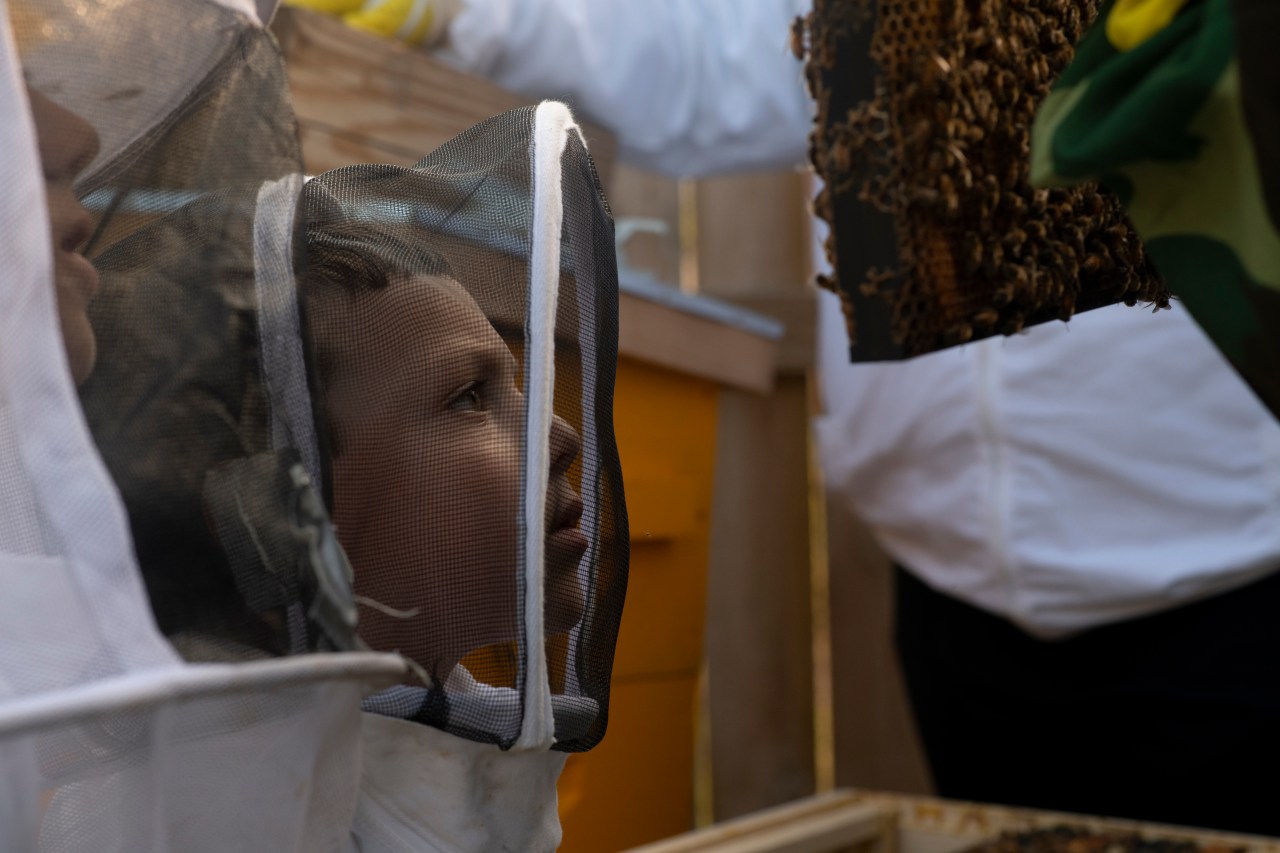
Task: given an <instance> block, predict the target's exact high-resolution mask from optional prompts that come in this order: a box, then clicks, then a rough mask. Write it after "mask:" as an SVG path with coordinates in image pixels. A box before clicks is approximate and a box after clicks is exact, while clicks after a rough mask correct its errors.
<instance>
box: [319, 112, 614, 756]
mask: <svg viewBox="0 0 1280 853" xmlns="http://www.w3.org/2000/svg"><path fill="white" fill-rule="evenodd" d="M545 106H546V105H544V107H545ZM555 106H558V105H555ZM560 109H563V108H560ZM539 110H540V108H534V107H530V108H526V109H520V110H515V111H512V112H509V113H505V114H503V115H500V116H497V117H494V118H493V119H490V120H488V121H486V122H483V123H481V124H479V125H477V126H475V127H473V128H471V129H470V130H468V131H466V132H465V133H463V134H461V135H459V136H458V137H456V138H455V139H453V140H451V141H450V142H448V143H446V144H445V145H444V146H442V147H441V148H439V149H438V150H436V151H435V152H434V153H432V154H431V155H429V156H427V157H426V158H424V159H423V160H422V161H421V162H419V163H418V164H417V165H416V166H414V167H413V168H399V167H392V166H352V167H348V168H343V169H337V170H334V171H332V172H327V173H325V174H323V175H320V176H318V177H316V178H313V179H311V180H310V181H309V182H308V183H307V185H306V188H305V189H304V192H303V197H304V202H305V210H306V215H307V220H308V224H307V250H308V268H307V272H306V274H305V276H304V284H303V293H304V306H305V311H304V314H305V324H304V325H305V328H306V330H307V339H308V345H309V348H310V360H311V363H312V365H313V367H314V374H313V379H314V385H315V387H316V388H317V391H318V393H317V396H316V406H315V409H316V413H317V421H318V424H319V428H318V434H319V435H320V436H321V437H322V446H323V451H322V453H321V458H322V460H323V463H322V464H323V466H324V468H325V475H324V478H325V481H326V483H327V486H328V496H329V500H330V506H331V510H332V517H333V520H334V524H335V526H336V529H337V532H338V538H339V540H340V541H341V543H342V545H343V547H344V548H345V549H346V551H347V553H348V555H349V557H350V560H351V564H352V567H353V569H354V577H355V582H354V586H355V591H356V594H357V596H358V601H359V602H360V604H361V608H360V636H361V638H362V639H363V640H364V641H365V642H367V643H368V644H369V645H370V646H371V647H372V648H374V649H376V650H384V651H390V650H396V651H399V652H400V653H402V654H403V655H405V656H406V657H407V658H409V659H410V660H412V661H413V662H414V663H415V664H416V665H417V676H416V677H414V678H412V679H411V680H410V682H409V683H406V684H403V685H401V686H399V687H396V688H393V689H391V690H388V691H386V692H384V693H382V694H379V695H376V696H374V697H372V698H371V699H370V700H366V709H368V710H372V711H376V712H378V713H382V714H387V715H391V716H396V717H401V718H404V719H412V720H415V721H418V722H421V723H423V724H426V725H431V726H435V727H437V728H441V729H443V730H445V731H448V732H450V733H452V734H456V735H459V736H462V737H465V738H468V739H471V740H476V741H481V742H485V743H494V744H497V745H499V746H500V747H502V748H504V749H506V748H510V747H512V746H513V745H517V742H518V741H520V739H521V733H522V730H524V731H525V737H526V741H524V742H527V739H528V731H527V728H528V726H527V724H526V715H527V711H528V709H529V708H531V707H535V706H536V703H537V702H540V701H544V700H549V702H548V704H549V706H550V708H551V710H552V712H553V715H554V728H555V737H554V748H556V749H560V750H565V751H579V750H584V749H588V748H590V747H591V746H593V745H595V744H596V743H597V742H598V741H599V740H600V738H601V737H602V736H603V733H604V728H605V724H606V720H607V710H608V691H609V680H610V672H611V668H612V661H613V650H614V645H615V641H616V637H617V628H618V623H619V619H620V616H621V608H622V599H623V594H624V591H625V586H626V573H627V553H628V552H627V541H628V539H627V529H626V511H625V505H624V502H623V495H622V481H621V473H620V468H619V462H618V455H617V449H616V445H615V442H614V433H613V421H612V398H613V386H614V371H615V364H616V360H617V269H616V261H615V255H614V244H613V222H612V218H611V214H610V212H609V209H608V206H607V203H606V202H605V200H604V198H603V195H602V193H601V190H600V186H599V182H598V180H597V178H596V175H595V169H594V166H593V164H592V162H591V159H590V156H589V155H588V153H587V151H586V148H585V146H584V145H583V143H582V140H581V137H580V135H579V134H578V133H577V132H576V130H573V131H571V132H569V133H568V134H567V137H566V136H564V135H561V136H559V137H555V136H553V135H547V134H543V133H540V132H539V131H540V127H541V126H540V124H539V118H538V116H539V115H540V111H539ZM541 114H542V115H544V116H545V115H546V112H545V111H543V112H542V113H541ZM564 114H565V115H567V111H565V113H564ZM544 137H545V138H544ZM548 139H549V140H550V141H549V142H548V141H547V140H548ZM544 143H545V144H550V145H562V146H563V149H562V150H561V151H560V153H559V155H558V160H559V172H560V174H559V176H558V179H557V180H555V181H552V182H551V183H549V184H548V183H545V182H542V183H540V181H541V180H542V178H543V177H544V176H545V173H539V172H538V170H537V168H536V167H535V163H536V162H537V160H538V148H537V146H538V145H539V144H544ZM539 229H542V230H543V232H544V233H543V237H541V238H540V237H539V236H538V231H539ZM540 239H542V240H546V241H549V242H545V243H540V242H539V241H540ZM540 245H549V246H550V247H551V248H550V250H549V255H548V257H549V258H550V265H549V266H548V265H547V264H545V263H541V262H540V261H539V257H540V256H539V254H538V251H539V246H540ZM548 275H549V279H548V278H547V277H546V276H548ZM540 276H541V277H540ZM547 281H549V284H548V285H547V287H548V289H555V290H556V292H555V294H553V295H554V296H555V297H556V299H557V306H556V312H555V324H554V325H555V328H554V338H552V337H551V332H550V330H549V329H548V328H546V326H545V324H543V323H542V321H541V319H540V318H539V315H538V311H537V306H538V305H539V304H540V297H545V296H547V295H548V294H546V293H541V294H540V293H538V292H536V289H537V288H538V287H539V286H541V285H540V282H547ZM539 336H543V342H544V343H548V344H551V345H553V347H554V380H553V382H552V377H551V376H550V375H548V373H547V372H545V371H543V369H542V367H541V366H540V364H539V363H535V362H536V356H534V355H532V354H534V353H535V346H536V344H537V341H538V340H539ZM549 383H550V384H549ZM541 387H547V388H548V389H549V390H551V391H552V392H553V396H552V401H553V408H554V414H555V417H554V419H553V420H552V421H551V423H550V428H549V430H545V431H539V430H538V429H537V428H536V427H535V426H533V425H535V424H537V423H538V417H537V414H536V410H537V406H536V404H535V405H531V403H530V401H531V400H533V399H534V390H535V389H536V388H541ZM548 433H549V434H548ZM543 452H545V459H546V467H545V469H542V470H544V473H545V474H546V475H547V476H548V482H547V485H546V487H545V510H544V512H543V513H542V515H541V517H540V518H539V519H538V520H537V522H536V523H537V524H538V525H541V527H542V533H543V534H544V535H545V539H544V549H543V554H542V555H541V556H539V555H537V554H536V551H537V548H536V545H531V544H530V543H531V538H530V535H529V534H530V530H529V526H528V525H527V524H526V522H525V519H526V518H527V517H530V516H529V514H530V512H531V511H530V507H537V506H538V504H539V503H540V502H541V501H542V499H543V495H544V492H543V488H542V486H541V484H540V483H539V482H537V480H538V477H536V476H535V477H534V478H532V479H531V478H530V476H529V471H530V469H531V468H537V465H536V464H533V465H531V463H530V462H529V460H530V458H531V454H533V458H534V459H535V460H536V459H538V458H540V457H539V456H538V454H540V453H543ZM535 473H536V472H535ZM535 538H536V537H535ZM531 567H532V570H531ZM530 583H533V584H535V585H536V586H537V587H538V588H537V589H531V588H530ZM535 593H538V594H540V595H542V596H543V597H545V603H544V605H543V607H542V609H541V613H535V612H533V611H532V610H531V605H530V601H531V600H532V601H536V600H537V599H538V597H539V595H538V594H535ZM531 637H532V638H534V640H533V648H532V649H531V647H530V638H531ZM538 645H542V646H544V650H543V651H542V652H541V654H542V657H541V658H540V659H538V660H534V659H532V657H533V655H537V654H538V650H537V648H536V647H537V646H538ZM543 661H545V667H543V666H541V664H542V662H543Z"/></svg>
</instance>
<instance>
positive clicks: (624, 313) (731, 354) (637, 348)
mask: <svg viewBox="0 0 1280 853" xmlns="http://www.w3.org/2000/svg"><path fill="white" fill-rule="evenodd" d="M618 326H619V329H618V352H619V354H620V355H622V356H625V357H628V358H634V359H636V360H638V361H643V362H647V363H649V364H656V365H658V366H660V367H665V368H668V369H670V370H676V371H680V372H683V373H688V374H690V375H692V376H698V377H701V378H703V379H710V380H712V381H713V382H718V383H721V384H723V385H726V386H728V387H730V388H738V389H741V390H746V391H754V392H757V393H767V392H768V391H769V390H770V389H771V388H772V387H773V377H774V363H775V361H774V360H775V358H776V354H777V349H778V346H777V343H776V342H774V341H771V340H767V339H765V338H762V337H760V336H759V335H755V334H753V333H751V332H747V331H743V330H742V329H738V328H734V327H732V326H726V325H723V324H720V323H716V322H714V321H712V320H708V319H705V318H703V317H695V316H692V315H690V314H686V313H684V312H682V311H677V310H675V309H673V308H669V307H667V306H665V305H659V304H657V303H655V302H650V301H648V300H646V299H642V298H640V297H637V296H632V295H631V294H627V293H623V294H621V298H620V300H619V305H618Z"/></svg>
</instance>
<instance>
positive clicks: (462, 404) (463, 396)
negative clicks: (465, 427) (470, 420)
mask: <svg viewBox="0 0 1280 853" xmlns="http://www.w3.org/2000/svg"><path fill="white" fill-rule="evenodd" d="M483 403H484V383H483V382H480V381H476V382H468V383H467V384H466V385H464V386H463V387H462V388H460V389H459V390H458V391H457V392H456V393H455V394H454V395H453V399H451V400H450V401H449V408H451V409H458V410H460V411H467V410H470V409H480V408H483Z"/></svg>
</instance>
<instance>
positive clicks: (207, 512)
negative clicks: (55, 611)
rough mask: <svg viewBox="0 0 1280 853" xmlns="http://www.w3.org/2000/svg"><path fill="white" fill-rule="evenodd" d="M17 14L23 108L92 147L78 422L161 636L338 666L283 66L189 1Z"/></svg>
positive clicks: (346, 635) (85, 189) (341, 637)
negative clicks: (317, 654)
mask: <svg viewBox="0 0 1280 853" xmlns="http://www.w3.org/2000/svg"><path fill="white" fill-rule="evenodd" d="M12 5H13V6H14V12H13V20H14V22H15V30H16V32H17V35H18V41H19V45H20V46H21V48H22V56H23V66H24V71H25V72H26V76H27V80H28V85H29V86H30V88H31V90H33V91H34V92H36V93H39V94H42V95H43V96H45V97H47V98H48V99H49V100H50V101H52V102H54V103H56V105H57V107H58V108H59V109H60V110H61V111H63V112H64V113H65V114H66V115H69V116H71V117H73V119H74V120H75V121H77V122H79V123H80V124H81V125H86V124H87V126H90V127H92V129H93V132H94V135H95V136H96V145H97V147H98V151H97V153H96V155H94V156H92V157H91V158H90V157H88V156H86V158H85V160H86V162H85V163H82V164H81V166H82V167H85V166H87V168H84V170H83V171H82V172H81V173H80V175H79V177H78V179H77V180H76V181H75V185H74V188H75V193H76V195H77V197H78V198H79V200H80V202H81V204H83V205H84V207H85V208H86V209H87V210H88V213H89V219H88V223H89V228H88V231H87V233H85V234H83V235H81V237H82V238H83V237H87V238H88V239H87V241H84V242H85V245H84V248H83V249H82V252H83V253H84V254H85V255H86V256H87V257H88V258H89V259H90V260H91V261H92V263H93V265H94V266H95V267H96V268H97V271H98V274H99V275H100V279H101V280H100V284H99V286H98V288H97V294H96V296H94V297H93V299H92V302H91V303H90V305H89V307H88V320H89V324H90V326H91V327H92V336H93V337H94V338H96V350H97V358H96V364H95V365H94V366H93V369H92V371H91V373H90V374H89V375H88V376H87V378H86V379H85V381H84V382H83V383H82V384H81V385H80V393H81V402H82V405H83V408H84V411H85V415H86V418H87V420H88V422H89V426H90V429H91V430H92V432H93V436H94V440H95V442H96V444H97V446H98V449H99V451H100V452H101V454H102V457H103V459H104V461H105V462H106V465H107V468H108V470H109V471H110V473H111V475H112V477H113V479H114V480H115V482H116V485H117V486H118V488H119V490H120V493H121V495H122V497H123V499H124V503H125V507H126V509H127V511H128V515H129V521H130V526H131V528H132V534H133V542H134V547H135V549H136V553H137V557H138V561H139V565H140V568H141V570H142V574H143V577H144V580H145V582H146V586H147V591H148V594H149V596H150V599H151V603H152V607H153V610H154V613H155V616H156V618H157V621H158V622H159V625H160V628H161V629H162V630H163V631H164V633H165V634H166V635H168V636H169V637H170V639H171V640H172V641H173V642H174V644H175V646H177V647H178V649H179V651H181V652H182V653H183V654H184V655H185V656H186V657H188V658H189V659H193V660H242V659H252V658H258V657H264V656H275V655H283V654H290V653H299V652H306V651H316V650H325V649H345V648H352V647H354V645H355V640H354V621H355V615H356V614H355V607H354V603H353V601H352V599H351V593H350V588H349V584H350V578H349V576H348V574H347V573H348V571H349V568H348V566H347V565H346V563H345V560H344V559H343V557H342V554H341V551H340V549H339V548H338V547H337V545H336V540H334V539H333V536H332V530H331V527H330V525H329V523H328V520H327V516H326V513H325V508H324V506H323V503H322V501H321V499H320V497H319V490H318V489H316V488H315V487H314V486H313V485H312V480H313V478H314V477H315V476H316V475H318V471H319V469H318V464H317V462H316V460H315V458H314V444H315V441H314V438H313V437H311V436H309V435H301V436H300V435H298V434H297V429H296V426H297V425H299V424H302V425H305V428H306V430H308V431H309V430H310V429H311V428H312V427H311V424H312V417H311V413H310V410H309V393H308V388H307V384H306V383H307V379H306V369H305V364H304V363H303V360H302V352H303V350H302V347H301V346H300V344H298V343H297V342H296V338H297V308H296V293H295V289H294V287H295V279H294V266H295V256H297V250H298V249H299V248H300V246H301V243H300V242H299V240H298V239H297V236H296V235H298V234H300V226H301V221H300V220H299V219H298V218H297V216H296V213H297V209H298V195H299V192H300V190H301V186H302V169H301V154H300V149H299V146H298V138H297V128H296V124H295V121H294V118H293V112H292V108H291V105H290V103H289V100H288V95H287V80H286V77H285V72H284V66H283V62H282V59H281V56H280V53H279V49H278V46H277V45H276V44H275V41H274V39H272V37H271V36H270V35H269V34H268V33H267V32H266V30H264V29H263V28H262V27H261V25H260V24H259V23H258V22H257V21H253V20H250V19H247V18H245V17H244V15H243V14H242V13H240V12H238V11H235V10H233V9H229V8H227V7H224V6H221V5H219V4H216V3H209V2H204V0H174V2H165V3H158V2H137V0H134V1H133V2H115V3H109V4H108V3H101V4H95V3H82V2H75V3H72V2H67V3H61V2H18V3H16V4H12ZM90 159H91V162H88V161H89V160H90ZM291 340H292V341H294V344H293V345H292V347H290V346H289V345H288V342H289V341H291ZM282 341H283V342H285V343H283V344H282V343H281V342H282ZM300 448H305V449H300ZM307 452H311V454H312V455H311V457H308V456H307Z"/></svg>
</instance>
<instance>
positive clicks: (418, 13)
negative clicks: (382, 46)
mask: <svg viewBox="0 0 1280 853" xmlns="http://www.w3.org/2000/svg"><path fill="white" fill-rule="evenodd" d="M317 2H338V0H317ZM462 2H463V0H364V2H363V4H360V8H358V9H356V10H354V11H350V12H346V13H345V14H343V16H342V19H343V20H344V21H346V22H347V24H349V25H350V26H353V27H355V28H356V29H358V30H365V31H367V32H371V33H376V34H377V35H380V36H386V37H387V38H394V39H398V40H400V41H403V42H407V43H409V44H415V45H433V44H439V43H441V42H443V41H445V39H446V37H447V33H448V29H449V22H450V21H451V20H453V17H454V16H455V15H457V14H458V10H459V9H460V8H461V7H462Z"/></svg>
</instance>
